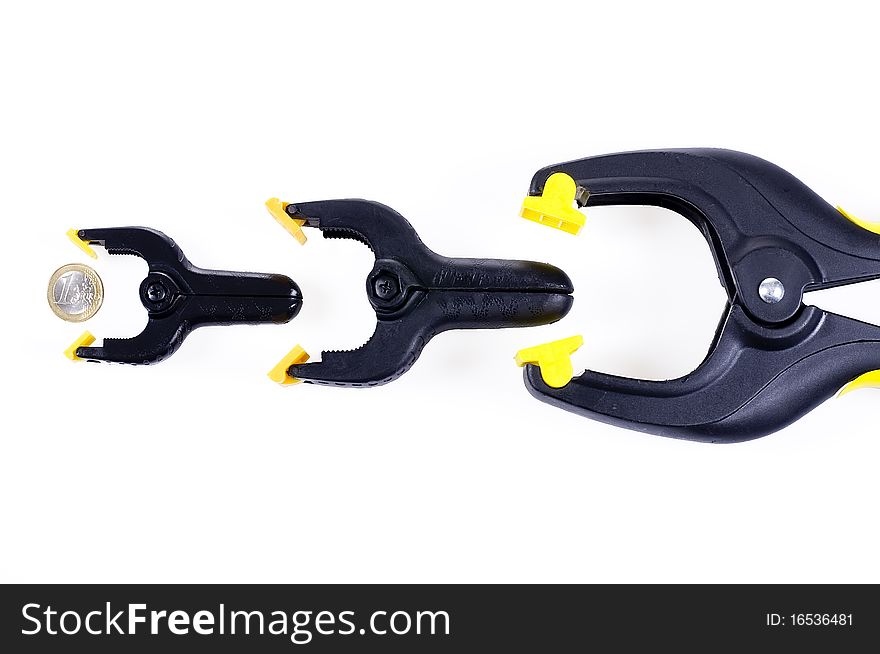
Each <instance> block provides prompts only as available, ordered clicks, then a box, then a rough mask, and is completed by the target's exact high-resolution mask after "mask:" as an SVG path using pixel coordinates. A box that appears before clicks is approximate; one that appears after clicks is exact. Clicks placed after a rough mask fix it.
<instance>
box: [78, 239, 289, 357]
mask: <svg viewBox="0 0 880 654" xmlns="http://www.w3.org/2000/svg"><path fill="white" fill-rule="evenodd" d="M68 235H69V236H70V237H71V240H73V241H74V243H75V244H77V245H78V246H79V247H80V248H82V249H83V250H84V251H85V252H86V253H88V254H90V255H91V256H95V254H94V251H93V250H92V248H91V247H90V246H91V245H100V246H102V247H104V248H105V249H106V250H107V252H108V253H109V254H129V255H135V256H138V257H141V258H142V259H144V260H146V262H147V264H148V266H149V273H148V274H147V276H146V278H145V279H144V280H143V282H141V285H140V289H139V294H140V299H141V303H142V304H143V305H144V308H146V310H147V316H148V319H147V325H146V327H145V328H144V330H143V331H142V332H141V333H140V334H138V335H137V336H134V337H133V338H105V339H104V342H103V344H102V346H101V347H90V346H91V344H92V343H94V341H95V337H94V336H92V335H91V334H90V333H89V332H85V333H84V334H83V335H82V336H80V337H79V338H78V339H77V340H76V341H75V342H74V344H73V345H71V347H70V348H68V350H67V352H66V354H67V355H68V357H69V358H71V359H75V360H77V359H80V360H86V361H109V362H113V363H129V364H151V363H157V362H159V361H162V360H163V359H166V358H167V357H169V356H171V355H172V354H174V352H175V351H176V350H177V348H179V347H180V345H181V344H182V343H183V340H184V339H185V338H186V337H187V335H188V334H189V333H190V332H191V331H192V330H193V329H196V328H197V327H202V326H205V325H233V324H242V323H245V324H256V323H285V322H287V321H289V320H291V319H292V318H294V317H295V316H296V314H297V313H299V310H300V307H301V306H302V294H301V293H300V290H299V287H298V286H297V285H296V283H294V281H293V280H291V279H290V278H289V277H285V276H284V275H270V274H262V273H244V272H228V271H221V270H205V269H202V268H198V267H196V266H194V265H192V264H191V263H190V262H189V261H188V260H187V258H186V257H185V256H184V254H183V251H181V249H180V248H179V247H178V246H177V245H176V244H175V243H174V241H172V240H171V239H170V238H168V237H167V236H166V235H165V234H163V233H161V232H158V231H156V230H154V229H148V228H146V227H112V228H107V229H81V230H78V231H76V230H71V232H69V233H68Z"/></svg>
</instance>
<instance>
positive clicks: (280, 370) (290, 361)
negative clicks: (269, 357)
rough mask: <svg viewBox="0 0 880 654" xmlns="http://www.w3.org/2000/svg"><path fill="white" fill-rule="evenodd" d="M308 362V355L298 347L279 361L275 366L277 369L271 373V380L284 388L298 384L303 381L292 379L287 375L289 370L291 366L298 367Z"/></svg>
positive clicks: (273, 369)
mask: <svg viewBox="0 0 880 654" xmlns="http://www.w3.org/2000/svg"><path fill="white" fill-rule="evenodd" d="M308 360H309V355H308V353H307V352H306V351H305V350H304V349H302V347H300V346H299V345H297V346H296V347H294V348H293V349H292V350H291V351H290V352H288V353H287V354H286V355H284V358H283V359H281V361H279V362H278V363H277V364H276V365H275V367H274V368H272V370H270V371H269V379H271V380H272V381H273V382H276V383H278V384H281V385H282V386H290V385H291V384H298V383H300V382H301V381H302V380H301V379H296V378H295V377H291V376H290V375H289V374H287V369H288V368H290V366H293V365H296V364H298V363H305V362H306V361H308Z"/></svg>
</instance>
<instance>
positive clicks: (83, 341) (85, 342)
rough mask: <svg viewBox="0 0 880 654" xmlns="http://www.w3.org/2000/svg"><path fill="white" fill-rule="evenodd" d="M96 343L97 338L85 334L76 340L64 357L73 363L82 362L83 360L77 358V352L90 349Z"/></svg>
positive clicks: (87, 333)
mask: <svg viewBox="0 0 880 654" xmlns="http://www.w3.org/2000/svg"><path fill="white" fill-rule="evenodd" d="M94 342H95V337H94V336H92V333H91V332H83V333H82V336H80V337H79V338H78V339H76V340H75V341H74V342H73V343H72V344H71V346H70V347H69V348H67V349H66V350H64V356H66V357H67V358H68V359H70V360H71V361H82V359H80V358H79V357H78V356H76V351H77V350H78V349H79V348H81V347H88V346H89V345H91V344H92V343H94Z"/></svg>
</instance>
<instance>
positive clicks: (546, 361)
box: [515, 336, 584, 388]
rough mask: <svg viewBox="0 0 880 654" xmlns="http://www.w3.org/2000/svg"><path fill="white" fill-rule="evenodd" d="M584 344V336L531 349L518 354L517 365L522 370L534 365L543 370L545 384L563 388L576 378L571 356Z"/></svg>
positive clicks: (564, 339) (572, 337) (542, 375)
mask: <svg viewBox="0 0 880 654" xmlns="http://www.w3.org/2000/svg"><path fill="white" fill-rule="evenodd" d="M583 344H584V337H583V336H571V337H569V338H563V339H562V340H559V341H553V342H552V343H545V344H544V345H538V346H535V347H529V348H526V349H525V350H520V351H519V352H517V353H516V357H515V359H516V365H518V366H519V367H520V368H522V367H523V366H525V365H526V364H533V365H536V366H538V367H539V368H540V369H541V377H542V378H543V379H544V383H545V384H547V386H550V387H551V388H562V387H563V386H565V385H566V384H567V383H568V382H570V381H571V378H572V377H573V376H574V367H573V366H572V365H571V355H572V354H574V353H575V352H576V351H577V349H578V348H579V347H580V346H581V345H583Z"/></svg>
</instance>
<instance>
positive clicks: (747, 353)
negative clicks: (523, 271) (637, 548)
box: [518, 149, 880, 442]
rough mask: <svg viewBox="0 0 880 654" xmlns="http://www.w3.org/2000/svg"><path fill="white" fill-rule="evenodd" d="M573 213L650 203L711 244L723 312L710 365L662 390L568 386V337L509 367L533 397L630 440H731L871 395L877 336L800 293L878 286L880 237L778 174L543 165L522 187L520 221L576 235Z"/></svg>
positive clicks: (643, 165) (695, 164) (694, 160)
mask: <svg viewBox="0 0 880 654" xmlns="http://www.w3.org/2000/svg"><path fill="white" fill-rule="evenodd" d="M575 202H577V203H578V204H579V205H580V206H582V207H583V206H602V205H652V206H658V207H664V208H667V209H671V210H673V211H675V212H677V213H679V214H681V215H682V216H684V217H685V218H687V219H688V220H690V221H691V222H692V223H693V224H694V225H696V226H697V228H698V229H700V231H701V232H702V233H703V235H704V236H705V238H706V240H707V241H708V242H709V246H710V247H711V249H712V253H713V255H714V258H715V263H716V266H717V269H718V275H719V279H720V281H721V284H722V286H723V287H724V289H725V290H726V292H727V296H728V305H727V309H726V311H725V314H724V317H723V319H722V321H721V323H720V326H719V329H718V331H717V333H716V336H715V339H714V342H713V344H712V347H711V349H710V352H709V354H708V355H707V357H706V359H705V360H704V361H703V363H702V364H701V365H700V366H699V367H698V368H697V369H696V370H695V371H694V372H693V373H691V374H689V375H686V376H684V377H682V378H680V379H675V380H671V381H646V380H639V379H629V378H623V377H617V376H613V375H607V374H600V373H597V372H590V371H587V372H584V373H583V374H581V375H579V376H576V377H574V378H572V368H571V363H570V360H569V354H570V353H571V352H572V351H573V350H574V349H576V348H577V346H578V345H579V344H580V343H581V342H582V341H581V340H580V339H579V338H578V337H575V338H573V339H566V340H565V341H559V342H557V343H553V344H548V345H547V346H538V347H536V348H530V349H528V350H524V351H522V352H520V354H519V355H518V363H520V365H523V366H524V367H525V370H524V377H525V383H526V385H527V387H528V389H529V391H530V392H531V393H532V395H534V396H535V397H537V398H538V399H540V400H543V401H545V402H548V403H550V404H553V405H555V406H558V407H561V408H564V409H567V410H570V411H574V412H576V413H579V414H582V415H585V416H587V417H590V418H594V419H596V420H600V421H602V422H607V423H611V424H615V425H619V426H623V427H627V428H629V429H634V430H637V431H642V432H648V433H654V434H660V435H663V436H673V437H678V438H686V439H692V440H702V441H708V442H735V441H743V440H748V439H752V438H757V437H760V436H764V435H767V434H769V433H772V432H774V431H776V430H778V429H781V428H783V427H785V426H787V425H788V424H790V423H792V422H794V421H795V420H797V419H799V418H800V417H802V416H803V415H805V414H806V413H807V412H809V411H811V410H812V409H814V408H815V407H816V406H818V405H819V404H821V403H822V402H824V401H825V400H826V399H828V398H830V397H831V396H833V395H834V394H835V393H836V392H837V391H838V390H840V389H841V388H842V387H844V386H846V385H847V384H850V386H848V387H847V388H855V387H861V386H875V385H880V327H878V326H876V325H871V324H867V323H864V322H860V321H858V320H854V319H852V318H847V317H844V316H840V315H835V314H833V313H829V312H827V311H823V310H822V309H819V308H816V307H812V306H807V305H805V304H804V303H803V295H804V293H805V292H807V291H817V290H821V289H828V288H832V287H835V286H841V285H845V284H854V283H857V282H864V281H868V280H873V279H877V278H880V226H877V225H873V224H871V223H866V222H863V221H860V220H858V219H855V218H854V217H852V216H849V215H848V214H846V213H845V212H843V211H842V210H838V209H835V208H834V207H832V206H831V205H829V204H828V203H826V202H825V201H824V200H822V198H820V197H819V196H818V195H816V193H814V192H813V191H811V190H810V189H809V188H807V187H806V186H805V185H804V184H803V183H802V182H800V181H799V180H797V179H795V178H794V177H793V176H792V175H790V174H789V173H787V172H786V171H784V170H782V169H781V168H779V167H778V166H775V165H773V164H771V163H769V162H767V161H764V160H762V159H759V158H757V157H753V156H750V155H747V154H743V153H739V152H733V151H727V150H708V149H706V150H658V151H644V152H628V153H622V154H611V155H606V156H598V157H591V158H588V159H581V160H578V161H571V162H568V163H562V164H558V165H554V166H549V167H547V168H544V169H542V170H540V171H538V172H537V173H536V174H535V176H534V178H533V179H532V183H531V189H530V197H529V198H527V200H526V202H525V203H524V205H523V216H524V217H526V218H529V219H532V220H535V221H537V222H544V223H548V224H550V225H552V226H554V227H559V228H561V229H564V230H565V231H569V232H571V233H576V232H577V230H578V229H579V227H580V225H582V224H583V214H582V213H580V212H579V211H578V210H577V209H575V208H574V204H575ZM866 371H874V372H867V373H866Z"/></svg>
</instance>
